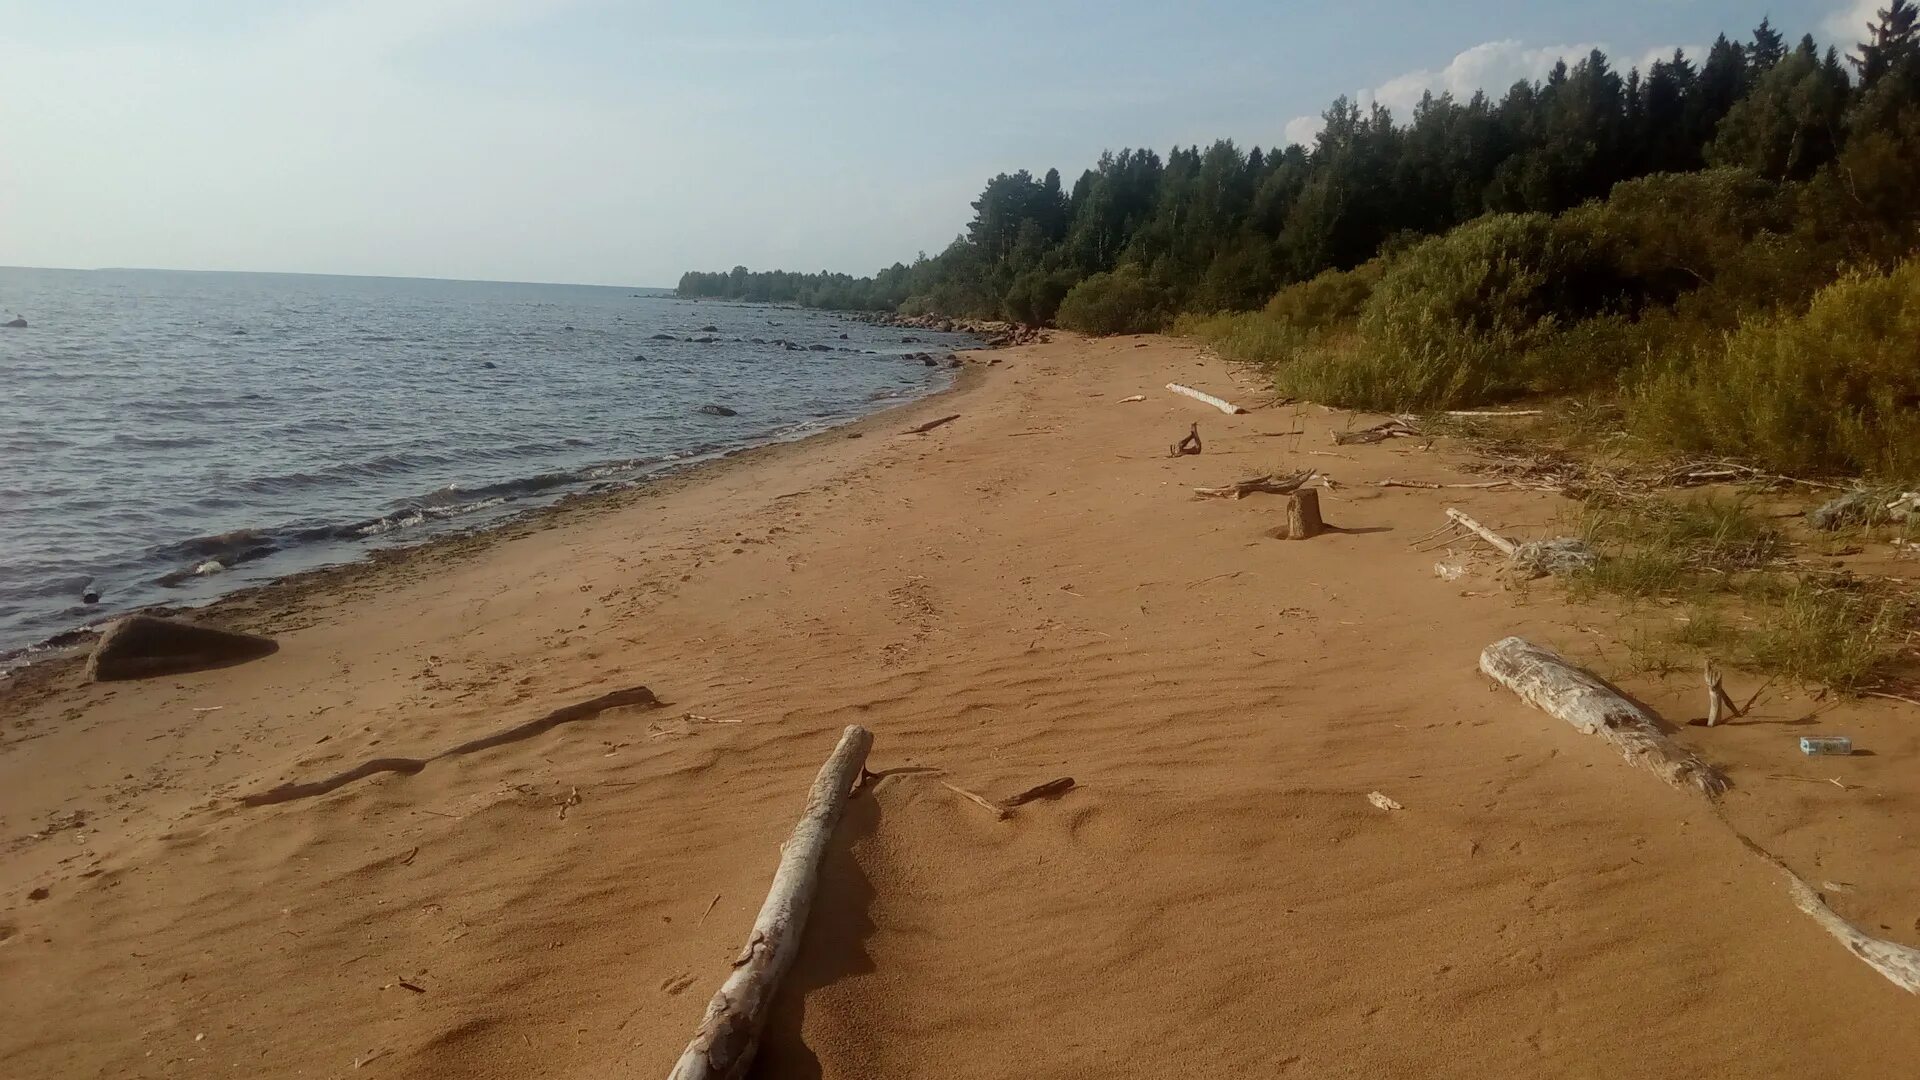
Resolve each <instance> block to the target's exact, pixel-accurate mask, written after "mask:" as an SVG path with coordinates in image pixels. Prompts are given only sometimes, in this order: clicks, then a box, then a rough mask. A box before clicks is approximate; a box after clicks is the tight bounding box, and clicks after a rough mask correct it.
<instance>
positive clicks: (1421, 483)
mask: <svg viewBox="0 0 1920 1080" xmlns="http://www.w3.org/2000/svg"><path fill="white" fill-rule="evenodd" d="M1373 486H1374V487H1383V488H1422V489H1424V490H1428V491H1439V490H1442V489H1445V488H1474V489H1481V488H1497V487H1512V486H1513V481H1511V480H1482V481H1480V482H1479V483H1474V484H1438V483H1435V482H1433V481H1431V480H1375V481H1374V482H1373Z"/></svg>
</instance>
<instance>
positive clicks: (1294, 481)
mask: <svg viewBox="0 0 1920 1080" xmlns="http://www.w3.org/2000/svg"><path fill="white" fill-rule="evenodd" d="M1316 475H1318V474H1317V473H1316V472H1315V471H1314V470H1312V469H1303V470H1301V471H1300V472H1297V473H1294V474H1293V475H1291V476H1275V475H1274V474H1273V473H1262V474H1261V475H1259V476H1249V477H1247V478H1246V479H1245V480H1235V481H1234V482H1233V483H1231V484H1228V485H1226V486H1225V487H1197V488H1194V489H1193V493H1194V494H1195V495H1198V496H1200V497H1201V498H1204V499H1244V498H1246V497H1247V496H1249V495H1291V494H1293V493H1294V492H1296V491H1298V490H1300V485H1302V484H1304V483H1306V482H1307V481H1309V480H1311V479H1313V478H1314V477H1315V476H1316Z"/></svg>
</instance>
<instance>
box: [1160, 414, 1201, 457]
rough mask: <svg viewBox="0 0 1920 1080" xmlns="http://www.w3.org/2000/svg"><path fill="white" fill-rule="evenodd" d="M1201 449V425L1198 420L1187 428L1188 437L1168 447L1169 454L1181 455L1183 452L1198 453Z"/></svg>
mask: <svg viewBox="0 0 1920 1080" xmlns="http://www.w3.org/2000/svg"><path fill="white" fill-rule="evenodd" d="M1200 449H1201V448H1200V425H1199V424H1198V423H1197V422H1196V423H1195V424H1194V425H1193V426H1192V427H1190V428H1188V429H1187V435H1186V438H1183V439H1181V440H1180V441H1179V442H1177V443H1174V444H1173V445H1172V446H1169V447H1167V456H1168V457H1180V456H1181V455H1183V454H1197V453H1199V452H1200Z"/></svg>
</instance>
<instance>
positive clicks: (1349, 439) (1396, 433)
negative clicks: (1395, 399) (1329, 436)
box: [1333, 416, 1420, 446]
mask: <svg viewBox="0 0 1920 1080" xmlns="http://www.w3.org/2000/svg"><path fill="white" fill-rule="evenodd" d="M1418 434H1420V429H1419V427H1417V426H1416V425H1415V423H1414V421H1413V418H1412V417H1400V416H1396V417H1394V418H1393V419H1391V420H1386V421H1382V422H1381V423H1378V424H1375V425H1373V426H1372V427H1370V428H1361V429H1360V430H1358V431H1336V432H1334V433H1333V441H1334V444H1335V445H1337V446H1351V445H1353V444H1354V443H1377V442H1386V441H1387V440H1388V439H1405V438H1411V437H1413V436H1415V435H1418Z"/></svg>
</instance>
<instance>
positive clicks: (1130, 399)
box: [1117, 394, 1147, 405]
mask: <svg viewBox="0 0 1920 1080" xmlns="http://www.w3.org/2000/svg"><path fill="white" fill-rule="evenodd" d="M1145 400H1147V395H1145V394H1135V395H1133V396H1132V397H1123V398H1121V399H1120V400H1119V402H1118V403H1117V404H1120V405H1125V404H1127V403H1129V402H1134V401H1145Z"/></svg>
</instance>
